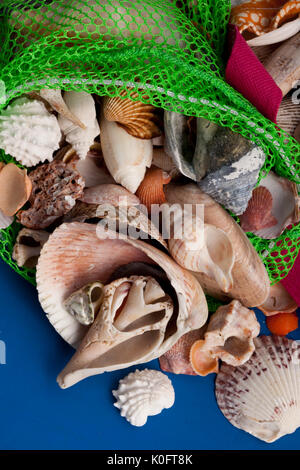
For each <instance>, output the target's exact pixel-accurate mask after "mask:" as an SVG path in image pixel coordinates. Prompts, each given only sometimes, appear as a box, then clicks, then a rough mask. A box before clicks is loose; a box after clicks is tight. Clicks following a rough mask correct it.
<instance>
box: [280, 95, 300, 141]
mask: <svg viewBox="0 0 300 470" xmlns="http://www.w3.org/2000/svg"><path fill="white" fill-rule="evenodd" d="M299 123H300V104H299V103H293V100H292V98H291V97H290V96H286V97H285V98H284V99H283V100H282V102H281V105H280V106H279V110H278V114H277V124H278V126H279V127H280V128H281V129H283V130H284V131H285V132H287V133H288V134H290V135H292V136H294V133H295V130H296V127H297V125H298V124H299Z"/></svg>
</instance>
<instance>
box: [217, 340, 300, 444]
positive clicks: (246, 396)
mask: <svg viewBox="0 0 300 470" xmlns="http://www.w3.org/2000/svg"><path fill="white" fill-rule="evenodd" d="M254 343H255V352H254V353H253V355H252V356H251V358H250V359H249V361H248V362H246V364H243V365H242V366H239V367H233V366H229V365H227V364H224V363H223V364H222V367H221V370H220V372H219V374H218V376H217V379H216V398H217V402H218V405H219V408H220V410H221V411H222V413H223V414H224V416H225V417H226V418H227V419H228V420H229V421H230V423H231V424H233V426H236V427H237V428H239V429H243V430H244V431H246V432H249V433H250V434H252V435H253V436H255V437H257V438H259V439H262V440H263V441H265V442H274V441H276V440H277V439H279V438H280V437H282V436H284V435H286V434H290V433H293V432H294V431H295V430H296V429H297V428H298V427H299V426H300V387H299V381H300V344H299V342H298V341H293V340H291V339H287V338H284V337H280V336H260V337H259V338H255V339H254Z"/></svg>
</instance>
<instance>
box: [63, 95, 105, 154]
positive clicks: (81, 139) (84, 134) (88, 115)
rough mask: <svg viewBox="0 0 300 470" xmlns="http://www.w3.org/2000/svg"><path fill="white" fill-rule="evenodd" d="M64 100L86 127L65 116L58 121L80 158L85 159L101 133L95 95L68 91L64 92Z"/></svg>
mask: <svg viewBox="0 0 300 470" xmlns="http://www.w3.org/2000/svg"><path fill="white" fill-rule="evenodd" d="M64 101H65V103H66V105H67V106H68V109H69V110H70V112H72V113H73V114H75V116H77V117H78V119H80V121H81V122H82V123H83V124H84V125H85V126H86V128H85V129H82V128H80V127H78V126H76V125H75V124H74V123H73V122H71V121H70V120H69V119H67V118H66V117H65V116H62V115H59V116H58V122H59V125H60V128H61V130H62V131H63V133H64V134H65V136H66V141H67V142H69V144H71V145H72V148H73V149H74V150H75V152H76V153H77V155H78V156H79V158H80V159H82V160H83V159H84V158H85V157H86V155H87V153H88V151H89V149H90V147H91V145H93V143H94V139H95V137H97V136H98V135H99V134H100V129H99V124H98V121H97V118H96V108H95V102H94V100H93V97H92V96H91V95H89V94H88V93H86V92H85V91H80V92H78V91H67V92H65V94H64Z"/></svg>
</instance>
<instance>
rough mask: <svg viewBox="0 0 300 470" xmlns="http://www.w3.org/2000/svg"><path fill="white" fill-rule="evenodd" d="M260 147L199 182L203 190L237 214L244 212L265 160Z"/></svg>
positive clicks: (252, 148)
mask: <svg viewBox="0 0 300 470" xmlns="http://www.w3.org/2000/svg"><path fill="white" fill-rule="evenodd" d="M265 158H266V157H265V154H264V152H263V150H262V149H261V148H260V147H257V146H255V145H251V147H250V150H249V151H246V152H245V153H244V155H243V156H242V157H241V158H240V159H239V160H238V161H234V162H233V163H231V164H227V165H226V164H225V165H224V166H222V167H221V168H219V169H218V170H216V171H213V172H211V173H209V174H208V175H207V176H206V177H205V178H204V179H202V180H201V181H199V182H198V184H199V186H200V188H201V189H202V191H204V192H205V193H206V194H208V195H209V196H211V197H212V198H213V199H215V201H216V202H218V203H219V204H222V205H223V206H225V207H226V209H228V210H230V211H232V212H233V213H234V214H236V215H240V214H243V212H245V210H246V208H247V204H248V201H249V200H250V198H251V195H252V191H253V189H254V187H255V185H256V183H257V179H258V176H259V172H260V169H261V168H262V166H263V164H264V161H265Z"/></svg>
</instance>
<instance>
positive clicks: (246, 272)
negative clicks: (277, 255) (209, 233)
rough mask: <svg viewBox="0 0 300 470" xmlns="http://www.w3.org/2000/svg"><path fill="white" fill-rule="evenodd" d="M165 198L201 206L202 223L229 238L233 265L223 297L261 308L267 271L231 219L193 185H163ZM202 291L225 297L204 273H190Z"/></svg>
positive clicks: (170, 201)
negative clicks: (220, 231)
mask: <svg viewBox="0 0 300 470" xmlns="http://www.w3.org/2000/svg"><path fill="white" fill-rule="evenodd" d="M165 192H166V198H167V201H168V202H169V203H171V204H176V203H178V204H180V205H181V206H184V205H185V204H191V201H192V202H193V204H194V205H197V204H200V205H203V206H204V222H205V223H207V224H210V225H213V226H215V227H217V228H219V229H221V230H223V231H224V232H225V233H227V235H228V236H229V237H230V241H231V244H232V246H233V249H234V257H235V258H234V260H235V261H234V265H233V268H232V280H233V286H232V289H230V290H229V292H228V293H227V294H226V296H227V297H231V298H234V299H237V300H240V302H241V303H243V304H244V305H245V306H246V307H255V306H257V305H261V304H262V303H263V302H264V301H265V300H266V298H267V296H268V293H269V288H270V281H269V277H268V274H267V271H266V269H265V267H264V265H263V263H262V261H261V260H260V258H259V256H258V254H257V253H256V251H255V249H254V247H253V245H252V244H251V243H250V241H249V240H248V238H247V237H246V235H245V233H244V232H243V231H242V229H241V227H240V226H239V225H238V224H237V223H236V222H235V221H234V219H233V218H232V217H231V216H230V215H229V214H228V213H227V212H226V211H225V210H224V209H223V208H222V207H221V206H220V205H219V204H217V203H216V202H215V201H214V200H213V199H212V198H211V197H210V196H208V195H207V194H205V193H204V192H202V191H201V190H200V188H199V187H198V186H197V185H195V184H188V185H177V184H173V183H170V184H168V185H167V186H166V190H165ZM194 275H195V277H196V278H197V279H198V280H199V282H200V283H201V285H202V286H203V288H204V290H205V291H206V292H207V293H208V294H211V295H213V296H216V295H217V296H218V298H221V299H224V298H226V296H225V295H224V292H223V291H222V290H221V289H220V288H219V286H218V284H217V282H216V281H215V280H214V279H212V278H210V277H208V276H207V275H206V274H201V273H194Z"/></svg>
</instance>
